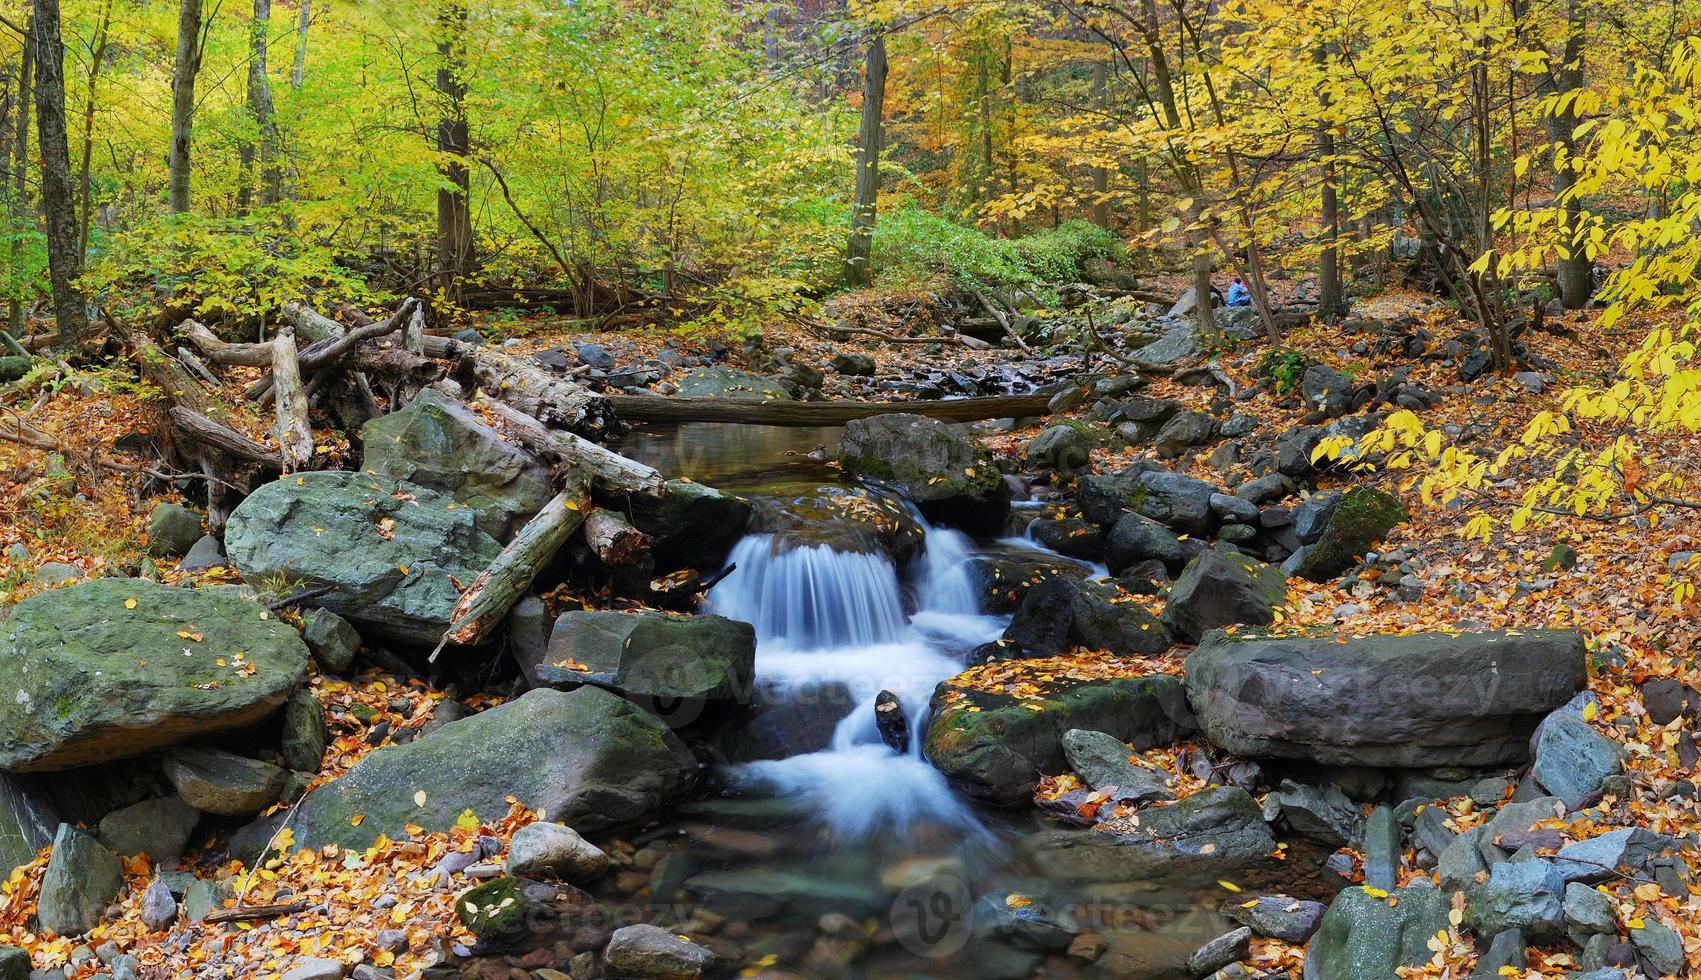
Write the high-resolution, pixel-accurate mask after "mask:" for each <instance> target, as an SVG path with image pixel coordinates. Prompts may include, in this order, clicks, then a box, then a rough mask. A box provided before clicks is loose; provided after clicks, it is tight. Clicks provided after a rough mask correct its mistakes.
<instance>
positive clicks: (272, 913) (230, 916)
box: [201, 889, 313, 924]
mask: <svg viewBox="0 0 1701 980" xmlns="http://www.w3.org/2000/svg"><path fill="white" fill-rule="evenodd" d="M244 890H245V891H246V889H244ZM312 907H313V904H312V903H311V902H285V903H284V904H282V905H252V906H249V907H247V908H244V907H243V906H242V905H241V904H238V905H237V906H236V908H233V909H220V910H219V911H217V912H209V913H207V916H206V918H204V919H202V920H201V921H202V922H207V923H213V924H216V923H220V922H252V921H254V920H256V919H278V918H282V917H283V916H286V915H295V914H296V913H297V912H305V911H307V910H308V909H310V908H312Z"/></svg>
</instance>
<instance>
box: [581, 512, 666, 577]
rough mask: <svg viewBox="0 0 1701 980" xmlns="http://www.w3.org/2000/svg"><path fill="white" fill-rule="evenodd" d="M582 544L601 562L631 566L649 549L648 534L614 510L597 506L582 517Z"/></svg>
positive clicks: (647, 552)
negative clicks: (583, 518)
mask: <svg viewBox="0 0 1701 980" xmlns="http://www.w3.org/2000/svg"><path fill="white" fill-rule="evenodd" d="M585 544H587V545H590V548H591V551H592V552H594V553H595V554H596V556H597V557H598V558H600V559H602V561H603V564H605V565H633V564H636V563H637V562H638V561H639V560H640V559H642V558H643V557H644V556H645V555H647V554H649V552H650V536H649V535H647V534H645V533H644V532H642V531H640V530H638V529H637V528H635V527H633V526H632V522H630V521H628V520H627V519H626V518H625V517H624V516H622V515H621V514H620V513H619V512H617V511H612V510H603V509H601V508H598V509H597V510H593V511H591V513H590V515H589V516H587V517H586V518H585Z"/></svg>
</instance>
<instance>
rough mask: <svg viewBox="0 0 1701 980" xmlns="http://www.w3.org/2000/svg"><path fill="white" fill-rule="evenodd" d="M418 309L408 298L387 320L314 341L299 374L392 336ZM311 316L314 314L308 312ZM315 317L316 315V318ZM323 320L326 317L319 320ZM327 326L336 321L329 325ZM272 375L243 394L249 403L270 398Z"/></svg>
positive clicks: (302, 359)
mask: <svg viewBox="0 0 1701 980" xmlns="http://www.w3.org/2000/svg"><path fill="white" fill-rule="evenodd" d="M418 305H419V300H417V299H414V298H412V297H409V298H408V299H405V300H403V301H402V305H401V306H399V307H397V308H396V312H395V314H394V315H392V316H391V317H390V318H389V319H388V320H378V321H375V322H373V323H369V324H367V325H365V326H361V327H356V328H355V329H353V330H350V331H348V332H347V333H344V334H341V335H339V336H336V337H332V338H328V339H325V340H319V341H315V342H314V343H313V345H312V346H310V347H308V348H307V349H306V350H304V351H301V353H300V356H299V357H298V361H299V363H300V368H299V370H300V371H301V373H303V374H306V373H308V372H310V371H320V370H324V369H325V368H328V367H330V366H332V365H333V364H335V363H336V362H337V361H339V360H341V359H342V357H343V356H344V355H345V354H347V353H348V352H349V351H351V350H353V349H354V348H355V347H356V346H358V345H360V344H362V343H364V342H366V341H368V340H372V339H374V338H377V337H382V336H384V335H385V334H389V333H393V332H395V331H396V330H399V329H401V327H402V326H403V325H404V324H406V323H407V321H408V317H409V316H411V315H412V314H413V311H414V309H416V308H417V307H418ZM309 312H311V311H309ZM315 315H316V314H315ZM320 319H321V320H323V319H324V317H320ZM326 322H327V323H330V322H335V321H329V320H327V321H326ZM271 390H272V374H271V372H269V371H268V372H267V373H266V375H265V376H264V377H262V378H261V379H260V380H259V381H256V382H254V383H253V384H252V385H250V386H249V387H248V389H247V390H246V391H244V392H243V393H242V395H243V397H244V398H247V399H248V400H249V401H259V400H260V399H262V398H265V397H266V396H267V395H269V394H271Z"/></svg>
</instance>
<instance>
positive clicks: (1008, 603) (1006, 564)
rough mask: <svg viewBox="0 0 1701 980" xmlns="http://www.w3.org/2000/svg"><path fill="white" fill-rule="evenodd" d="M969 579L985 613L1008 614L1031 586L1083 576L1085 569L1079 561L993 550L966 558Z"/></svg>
mask: <svg viewBox="0 0 1701 980" xmlns="http://www.w3.org/2000/svg"><path fill="white" fill-rule="evenodd" d="M968 571H969V577H970V580H971V581H972V582H973V583H974V585H975V591H976V593H977V594H978V596H979V598H980V606H981V609H982V610H983V611H984V612H988V613H993V614H1009V613H1013V612H1015V611H1016V608H1017V607H1018V606H1020V605H1021V604H1022V600H1023V599H1025V598H1027V595H1028V592H1029V591H1031V590H1032V589H1033V588H1034V586H1036V585H1038V584H1040V583H1041V582H1045V581H1047V580H1049V579H1053V578H1071V579H1084V578H1086V576H1087V569H1086V567H1084V566H1083V565H1081V564H1080V563H1079V562H1073V561H1065V560H1063V559H1060V558H1057V557H1054V556H1052V555H1041V554H1034V553H1028V554H1023V553H1019V552H1018V553H995V554H984V555H976V556H975V557H973V558H971V559H969V564H968Z"/></svg>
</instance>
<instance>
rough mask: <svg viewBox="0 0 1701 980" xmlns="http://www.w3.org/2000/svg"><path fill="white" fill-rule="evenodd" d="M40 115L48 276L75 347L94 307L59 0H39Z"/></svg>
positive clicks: (35, 30) (63, 341)
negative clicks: (75, 181)
mask: <svg viewBox="0 0 1701 980" xmlns="http://www.w3.org/2000/svg"><path fill="white" fill-rule="evenodd" d="M31 33H32V35H33V36H34V38H35V62H36V66H35V67H36V80H35V118H36V128H37V129H38V130H39V131H40V132H39V137H40V142H41V146H40V150H41V205H42V212H43V214H44V216H45V217H46V219H47V220H46V227H47V268H48V278H49V279H50V280H51V281H52V284H53V312H54V315H55V317H56V318H57V319H58V321H59V340H58V346H59V347H61V348H67V347H75V346H77V345H79V344H81V343H82V342H83V337H84V335H85V334H86V333H87V332H88V326H89V321H88V311H87V309H86V308H85V307H84V301H83V294H82V292H81V290H79V289H78V288H77V286H76V279H77V277H78V276H80V275H82V272H83V256H82V253H81V252H79V251H77V212H76V196H75V190H74V188H73V185H72V183H71V147H70V143H69V140H68V138H67V136H66V133H65V57H64V53H65V47H64V44H63V42H61V41H60V38H59V0H35V19H34V24H33V26H32V27H31Z"/></svg>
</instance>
